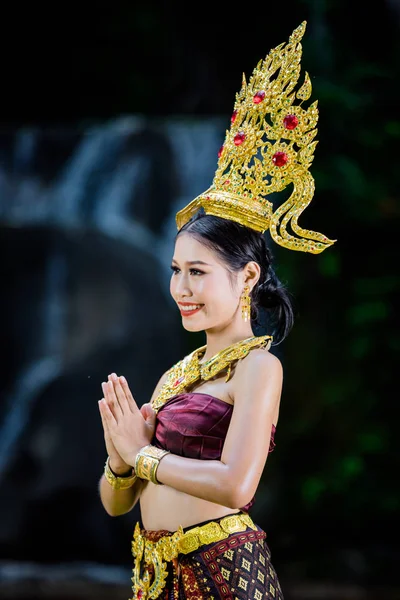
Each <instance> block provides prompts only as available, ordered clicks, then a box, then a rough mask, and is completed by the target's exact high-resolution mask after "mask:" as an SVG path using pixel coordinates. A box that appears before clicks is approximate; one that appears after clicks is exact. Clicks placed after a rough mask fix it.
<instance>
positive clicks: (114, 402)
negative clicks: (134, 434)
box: [101, 381, 122, 420]
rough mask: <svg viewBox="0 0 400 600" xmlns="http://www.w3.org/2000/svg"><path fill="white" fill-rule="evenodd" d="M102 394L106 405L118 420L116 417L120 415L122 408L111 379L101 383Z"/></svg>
mask: <svg viewBox="0 0 400 600" xmlns="http://www.w3.org/2000/svg"><path fill="white" fill-rule="evenodd" d="M101 387H102V389H103V394H104V400H105V403H106V404H107V406H108V407H109V408H110V410H111V412H112V413H113V415H114V417H115V418H116V419H117V420H118V417H119V416H121V413H122V410H121V407H120V404H119V402H118V399H117V397H116V395H115V392H114V386H113V384H112V382H111V381H108V382H105V381H103V383H102V384H101Z"/></svg>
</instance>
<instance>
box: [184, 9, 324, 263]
mask: <svg viewBox="0 0 400 600" xmlns="http://www.w3.org/2000/svg"><path fill="white" fill-rule="evenodd" d="M305 29H306V21H303V23H301V25H300V26H299V27H297V29H295V30H294V31H293V33H292V35H291V36H290V38H289V42H288V43H286V44H285V43H283V44H280V45H279V46H277V47H276V48H274V49H273V50H271V51H270V52H269V54H268V55H267V56H266V58H265V59H264V60H260V62H259V63H258V64H257V66H256V67H255V69H254V71H253V73H252V75H251V77H250V79H249V82H248V83H247V82H246V78H245V76H244V75H243V81H242V87H241V90H240V92H238V93H237V94H236V99H235V104H234V112H233V115H232V118H231V127H230V129H229V130H227V131H226V134H225V141H224V144H223V146H222V148H221V150H220V152H219V159H218V166H217V170H216V172H215V175H214V179H213V182H212V185H211V186H210V188H208V189H207V190H206V191H205V192H203V193H202V194H200V195H199V196H197V197H196V198H195V199H194V200H192V201H191V202H190V203H189V204H188V205H187V206H186V207H185V208H183V209H182V210H180V211H179V212H178V213H177V215H176V224H177V228H178V229H180V228H181V227H182V226H183V225H184V224H185V223H187V221H189V219H190V218H191V217H192V216H193V215H194V214H195V213H196V212H197V211H198V210H199V209H200V208H201V207H202V208H203V209H204V211H205V212H206V213H207V214H210V215H215V216H219V217H223V218H225V219H230V220H232V221H236V222H238V223H240V224H242V225H246V226H247V227H250V228H252V229H255V230H256V231H260V232H264V231H266V230H267V229H269V230H270V233H271V236H272V238H273V240H274V241H275V242H276V243H277V244H279V245H280V246H284V247H285V248H289V249H290V250H299V251H303V252H311V253H313V254H318V253H320V252H322V251H323V250H325V249H326V248H328V247H329V246H331V245H332V244H333V243H334V242H335V241H336V240H330V239H328V238H327V237H325V236H324V235H322V234H321V233H317V232H314V231H310V230H308V229H303V228H302V227H300V226H299V225H298V222H297V221H298V218H299V216H300V214H301V213H302V212H303V211H304V209H305V208H306V207H307V206H308V205H309V204H310V202H311V200H312V198H313V195H314V189H315V185H314V179H313V177H312V175H311V173H310V172H309V168H310V166H311V163H312V161H313V158H314V150H315V147H316V145H317V141H316V140H314V138H315V136H316V134H317V129H316V125H317V121H318V108H317V101H315V102H313V103H312V104H311V105H310V106H309V107H308V108H307V109H306V108H303V106H302V104H303V102H304V101H306V100H308V99H309V98H310V96H311V91H312V86H311V80H310V77H309V75H308V73H307V72H306V73H305V77H304V82H303V84H302V85H301V87H300V88H299V89H298V90H297V92H296V91H295V87H296V85H297V83H298V79H299V76H300V70H301V67H300V61H301V55H302V46H301V39H302V37H303V35H304V32H305ZM296 100H298V101H299V104H294V103H295V102H296ZM289 184H292V185H293V190H292V193H291V195H290V197H289V199H288V200H286V201H285V202H284V203H283V204H282V205H281V206H280V207H279V208H278V209H277V210H276V211H275V212H274V210H273V205H272V203H271V202H270V201H269V200H267V199H266V198H267V196H269V195H270V194H272V193H274V192H280V191H282V190H284V189H285V188H286V187H287V186H288V185H289ZM288 225H290V227H291V229H292V232H293V233H294V234H295V235H292V234H290V233H289V232H288V231H287V227H288ZM296 236H297V237H296Z"/></svg>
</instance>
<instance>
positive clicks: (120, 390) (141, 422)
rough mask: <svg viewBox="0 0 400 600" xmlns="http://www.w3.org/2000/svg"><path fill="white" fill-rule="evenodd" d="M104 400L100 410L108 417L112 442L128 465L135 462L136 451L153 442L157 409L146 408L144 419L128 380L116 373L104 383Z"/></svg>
mask: <svg viewBox="0 0 400 600" xmlns="http://www.w3.org/2000/svg"><path fill="white" fill-rule="evenodd" d="M101 385H102V389H103V395H104V399H103V400H102V401H101V402H100V404H99V406H100V411H101V413H102V415H103V417H104V418H105V419H106V422H107V425H108V430H109V432H110V435H111V439H112V442H113V444H114V446H115V448H116V450H117V452H118V453H119V454H120V456H121V458H122V459H123V460H124V461H125V462H126V463H127V464H128V465H132V466H134V465H135V459H136V454H137V453H138V452H139V450H140V449H141V448H143V446H147V444H150V443H151V440H152V438H153V435H154V430H155V424H156V412H155V411H154V410H153V409H151V408H150V409H149V410H146V414H147V417H146V418H144V417H143V414H142V412H141V410H140V409H139V408H138V405H137V404H136V402H135V400H134V398H133V396H132V394H131V391H130V389H129V386H128V383H127V381H126V379H125V378H124V377H117V375H116V374H115V373H112V375H111V376H110V377H109V380H108V381H107V382H103V383H102V384H101Z"/></svg>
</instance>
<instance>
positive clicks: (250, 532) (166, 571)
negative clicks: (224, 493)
mask: <svg viewBox="0 0 400 600" xmlns="http://www.w3.org/2000/svg"><path fill="white" fill-rule="evenodd" d="M239 515H240V516H241V517H244V520H245V524H244V526H243V527H242V529H243V530H242V531H236V532H234V533H230V534H228V535H226V534H225V536H224V539H221V540H219V541H214V542H212V543H209V544H203V543H202V544H200V545H199V546H200V547H199V548H197V549H195V550H192V551H190V549H189V551H188V549H187V548H185V551H184V553H182V552H180V551H176V552H173V551H171V548H172V547H175V543H174V540H176V539H179V536H178V538H177V537H176V536H177V534H178V532H175V533H173V532H170V531H167V530H160V531H154V530H146V529H142V528H139V525H138V524H137V527H136V529H135V538H136V542H133V543H132V551H133V556H134V558H135V564H134V569H133V577H132V582H133V587H132V590H133V596H132V600H147V599H150V598H152V599H154V600H155V599H158V600H161V599H162V600H217V599H220V598H223V599H224V600H228V599H231V600H253V599H254V600H267V599H268V600H272V599H273V600H283V594H282V590H281V587H280V585H279V581H278V577H277V574H276V572H275V569H274V567H273V566H272V564H271V553H270V550H269V548H268V545H267V543H266V539H265V538H266V533H265V531H263V530H262V529H261V528H260V527H259V526H258V525H255V524H254V523H253V522H252V521H251V519H250V517H249V516H248V515H247V514H246V513H239ZM232 516H233V515H232ZM232 516H229V517H228V518H226V517H222V518H219V519H213V520H212V521H204V523H199V524H198V525H197V526H196V527H195V528H194V527H193V526H191V527H187V528H184V529H182V528H181V529H180V535H182V533H183V534H185V533H187V532H191V531H195V530H200V529H203V528H204V527H205V528H206V529H207V527H209V526H210V524H212V526H211V530H212V527H219V524H221V525H222V526H223V525H224V522H225V523H226V522H227V521H228V522H229V519H230V518H231V517H232ZM236 516H237V515H236V514H235V515H234V517H235V518H236ZM224 519H225V521H224ZM246 519H247V521H246ZM246 523H249V525H246ZM209 531H210V529H209ZM203 539H205V538H204V536H203ZM155 548H158V550H157V551H156V550H155ZM160 548H162V550H161V551H160ZM189 548H190V546H189ZM160 552H161V553H160Z"/></svg>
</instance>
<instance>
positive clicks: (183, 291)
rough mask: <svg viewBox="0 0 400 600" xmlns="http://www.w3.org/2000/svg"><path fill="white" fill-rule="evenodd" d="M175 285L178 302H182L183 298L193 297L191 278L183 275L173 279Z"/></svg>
mask: <svg viewBox="0 0 400 600" xmlns="http://www.w3.org/2000/svg"><path fill="white" fill-rule="evenodd" d="M172 281H173V285H174V292H175V293H174V296H175V298H176V300H181V299H183V298H188V297H190V296H192V295H193V294H192V290H191V289H190V285H189V277H188V275H183V274H182V273H181V274H180V275H178V276H176V277H174V278H173V280H172Z"/></svg>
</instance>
